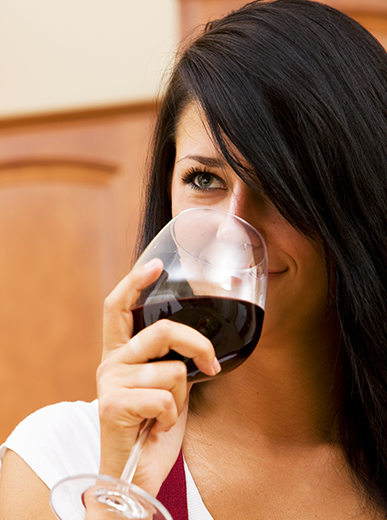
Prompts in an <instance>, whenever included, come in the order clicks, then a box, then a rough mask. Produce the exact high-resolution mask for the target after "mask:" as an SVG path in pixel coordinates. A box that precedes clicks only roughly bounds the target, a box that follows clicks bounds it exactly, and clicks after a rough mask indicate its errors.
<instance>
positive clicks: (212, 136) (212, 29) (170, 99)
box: [0, 0, 387, 520]
mask: <svg viewBox="0 0 387 520" xmlns="http://www.w3.org/2000/svg"><path fill="white" fill-rule="evenodd" d="M386 107H387V55H386V53H385V51H384V50H383V49H382V47H381V46H380V45H379V44H378V43H377V42H376V41H375V40H374V38H373V37H372V36H371V35H369V34H368V33H367V32H366V31H365V30H364V29H363V28H361V27H360V26H359V25H358V24H357V23H356V22H354V21H353V20H351V19H349V18H347V17H346V16H345V15H343V14H340V13H338V12H337V11H335V10H333V9H331V8H329V7H327V6H324V5H320V4H318V3H314V2H311V1H306V0H277V1H275V2H270V3H262V2H252V3H251V4H248V5H246V6H245V7H244V8H242V9H240V10H238V11H236V12H234V13H231V14H230V15H228V16H226V17H225V18H223V19H221V20H218V21H215V22H212V23H211V24H209V25H207V27H206V28H205V31H204V33H203V35H201V36H200V37H199V38H197V40H196V41H194V42H193V43H192V44H191V45H190V46H189V47H188V48H187V49H186V50H185V51H184V52H183V53H182V55H181V57H180V60H179V61H178V63H177V65H176V67H175V70H174V72H173V74H172V77H171V79H170V82H169V84H168V87H167V89H166V92H165V96H164V100H163V103H162V106H161V112H160V115H159V119H158V123H157V128H156V132H155V140H154V149H153V164H152V168H151V175H150V179H149V182H148V191H147V201H146V207H145V212H144V220H143V226H142V229H141V234H140V239H139V249H138V251H139V252H140V251H141V250H142V249H143V247H144V246H145V245H146V244H147V243H148V242H149V241H150V240H151V238H152V237H153V236H154V235H155V233H156V232H157V231H158V230H159V229H161V227H162V226H163V225H164V224H165V223H166V222H167V221H168V220H169V219H170V218H171V217H172V216H173V215H175V214H177V213H179V212H180V211H181V210H183V209H185V208H188V207H194V206H213V207H217V208H220V209H224V210H226V211H229V212H231V213H234V214H237V215H238V216H240V217H242V218H244V219H245V220H247V221H248V222H250V223H251V224H252V225H253V226H254V227H256V228H257V229H258V230H259V231H260V232H261V234H262V235H263V236H264V238H265V240H266V243H267V247H268V256H269V289H268V301H267V308H266V316H265V320H264V327H263V332H262V337H261V339H260V341H259V345H258V347H257V348H256V349H255V351H254V353H253V354H252V356H251V357H250V358H249V359H248V361H247V362H246V363H244V364H243V365H242V366H241V367H239V368H238V369H237V370H235V371H234V372H232V373H230V374H227V375H225V376H223V377H219V378H216V379H215V380H213V381H210V382H208V383H205V384H201V385H196V386H194V387H193V390H194V393H193V394H192V392H191V394H192V395H191V399H190V401H191V406H190V411H189V412H188V397H189V395H190V390H191V389H190V388H187V384H186V371H185V367H184V365H183V364H182V363H180V362H168V363H157V362H155V363H148V360H149V359H152V358H157V357H160V356H161V355H163V354H164V353H165V351H166V350H167V349H174V350H177V351H179V352H180V353H182V354H184V355H187V356H189V357H192V358H194V360H195V362H196V364H197V365H198V367H199V368H200V369H201V370H202V371H204V372H205V373H206V374H208V375H214V374H216V373H218V372H219V368H220V367H219V364H218V362H217V360H216V358H215V356H214V351H213V349H212V346H211V344H210V343H209V342H208V341H207V340H206V339H205V338H204V337H203V336H202V335H201V334H200V333H198V332H196V331H193V330H192V329H189V328H187V327H185V326H184V325H180V324H176V323H172V322H169V321H168V320H165V321H160V322H157V323H156V324H154V325H152V326H151V327H148V328H147V329H144V330H143V331H141V332H140V333H139V334H137V335H136V336H134V337H131V336H132V335H131V330H132V321H131V314H130V312H128V310H129V309H130V307H131V305H133V303H134V301H135V300H136V294H137V292H138V290H139V289H141V288H143V287H146V286H147V285H149V284H150V283H151V282H152V281H154V280H155V279H157V277H158V276H159V274H160V269H161V267H160V264H159V263H158V262H157V261H156V262H153V263H152V264H150V265H148V266H147V267H142V268H139V269H138V270H134V271H132V273H130V274H129V275H128V276H127V277H126V278H125V279H124V280H123V281H122V282H121V283H120V284H119V285H118V286H117V288H116V289H115V290H114V291H113V293H112V294H111V295H110V296H109V297H108V298H107V300H106V305H105V317H104V354H103V361H102V363H101V366H100V367H99V370H98V397H99V420H100V431H99V427H98V415H97V414H98V411H97V405H96V403H92V404H86V403H75V404H70V405H69V404H60V405H55V406H54V407H50V408H48V409H46V410H43V411H40V412H37V414H34V415H33V416H31V417H30V418H28V419H27V420H26V421H24V423H22V424H21V425H20V426H19V428H18V429H17V430H16V432H15V433H14V434H13V436H11V437H10V439H9V440H8V441H7V443H6V447H8V450H7V451H6V454H5V457H4V463H3V474H2V478H1V485H0V504H1V505H0V512H2V514H3V516H4V518H7V519H10V520H16V519H17V520H20V519H27V518H37V519H38V518H39V519H40V520H41V519H44V520H45V519H47V520H48V519H52V518H53V515H52V513H51V512H50V510H49V506H48V504H47V499H48V493H49V491H48V488H49V487H50V486H51V485H52V484H53V483H54V482H53V481H54V478H53V475H55V477H59V476H62V477H63V476H66V474H70V473H79V472H95V471H96V470H97V471H98V469H100V471H101V472H103V473H107V474H111V475H113V476H119V475H120V474H121V471H122V469H123V466H124V464H125V461H126V459H127V456H128V453H129V451H130V447H131V446H132V444H133V442H134V440H135V437H136V434H137V431H138V427H139V424H140V423H141V422H142V421H143V419H144V418H147V417H156V418H157V421H156V423H155V426H154V428H153V430H152V433H151V436H150V437H149V439H148V442H147V443H146V447H145V450H144V452H143V455H142V458H141V461H140V464H139V467H138V470H137V473H136V476H135V479H134V482H135V483H136V484H138V485H139V486H141V487H143V488H144V489H146V490H147V491H149V492H150V493H152V494H154V495H156V494H157V493H158V492H159V490H160V487H161V486H162V483H163V482H164V481H165V479H167V481H168V478H169V477H168V478H167V475H168V474H169V472H170V470H171V468H172V467H173V465H174V463H175V461H176V458H177V457H178V455H179V451H180V448H181V447H182V452H183V455H184V459H185V462H186V464H187V467H186V470H185V478H186V482H187V488H188V510H189V518H190V520H199V519H200V520H204V519H211V518H214V519H218V518H219V519H222V520H224V519H228V518H233V519H235V518H254V519H255V518H260V519H278V518H281V519H286V518H292V519H295V518H297V519H298V520H303V519H310V518H324V519H325V520H326V519H338V518H340V519H349V518H361V519H371V518H372V519H373V518H377V519H379V518H386V517H387V467H386V464H387V449H386V444H387V443H386V442H385V439H384V436H385V434H384V432H385V431H386V425H387V417H386V404H385V403H386V395H387V370H386V361H387V355H386V352H387V330H386V329H387V318H386V316H387V308H386V307H387V295H386V287H387V274H386V265H387V232H386V230H387V205H386V200H387V197H386V186H387V140H386V136H387V109H386ZM99 435H100V437H99ZM31 438H32V439H33V444H32V448H31V447H30V446H31ZM40 439H42V440H40ZM99 441H100V442H99ZM99 444H100V453H101V458H100V461H99ZM47 445H48V447H47ZM26 446H27V447H26ZM3 451H4V450H3ZM31 451H32V452H33V453H32V455H31ZM62 452H63V454H62ZM70 454H71V455H70ZM77 454H79V456H77ZM70 458H71V464H70V462H69V459H70ZM178 460H181V459H178ZM48 466H50V467H49V468H47V467H48ZM70 466H71V467H70ZM98 466H99V467H98ZM175 468H176V465H175V466H174V469H173V470H172V471H175ZM188 468H189V469H188ZM41 479H42V480H41ZM20 482H23V486H21V485H20ZM175 486H176V487H179V486H180V484H175ZM162 489H163V488H162ZM198 492H199V494H200V496H199V495H198ZM181 507H182V508H184V507H185V506H184V505H182V506H181Z"/></svg>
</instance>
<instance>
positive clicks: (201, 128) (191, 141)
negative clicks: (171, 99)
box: [176, 103, 218, 162]
mask: <svg viewBox="0 0 387 520" xmlns="http://www.w3.org/2000/svg"><path fill="white" fill-rule="evenodd" d="M205 151H206V152H207V153H209V152H211V155H213V154H216V155H218V153H217V150H216V147H215V144H214V142H213V139H212V137H211V134H210V130H209V127H208V123H207V120H206V118H205V116H204V113H203V110H202V109H201V108H200V107H199V106H198V105H196V104H194V103H191V104H190V105H188V107H187V108H186V109H185V110H184V111H183V113H182V115H181V116H180V119H179V121H178V123H177V126H176V162H178V161H179V160H181V159H182V158H183V156H184V155H186V154H187V153H188V152H189V153H190V154H191V155H195V154H199V153H200V154H202V153H203V152H205Z"/></svg>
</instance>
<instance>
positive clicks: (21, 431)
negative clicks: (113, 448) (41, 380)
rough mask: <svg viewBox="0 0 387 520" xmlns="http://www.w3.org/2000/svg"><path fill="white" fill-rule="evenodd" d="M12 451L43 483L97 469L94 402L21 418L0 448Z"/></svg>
mask: <svg viewBox="0 0 387 520" xmlns="http://www.w3.org/2000/svg"><path fill="white" fill-rule="evenodd" d="M7 449H10V450H12V451H14V452H16V453H17V454H18V455H19V456H20V457H21V458H22V459H23V460H24V461H25V462H26V463H27V464H28V465H29V466H30V467H31V468H32V469H33V470H34V471H35V473H36V474H37V475H38V476H39V477H40V478H41V479H42V480H43V482H45V483H46V484H47V486H48V487H52V485H53V484H54V483H55V482H56V481H57V480H59V479H61V478H64V477H66V476H69V475H71V474H76V473H95V472H98V468H99V420H98V402H97V401H93V402H91V403H86V402H83V401H76V402H62V403H57V404H54V405H50V406H46V407H45V408H41V409H40V410H37V411H36V412H34V413H33V414H31V415H30V416H28V417H27V418H26V419H24V420H23V421H22V422H21V423H20V424H19V425H18V426H17V427H16V428H15V430H14V431H13V432H12V433H11V435H10V436H9V437H8V439H7V440H6V442H5V443H4V444H3V446H2V447H1V449H0V464H1V460H2V459H3V457H4V455H5V452H6V450H7Z"/></svg>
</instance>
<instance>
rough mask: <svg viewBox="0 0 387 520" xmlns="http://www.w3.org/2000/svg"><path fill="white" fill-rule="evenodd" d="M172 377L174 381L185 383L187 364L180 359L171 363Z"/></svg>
mask: <svg viewBox="0 0 387 520" xmlns="http://www.w3.org/2000/svg"><path fill="white" fill-rule="evenodd" d="M173 379H174V381H175V383H185V382H186V380H187V366H186V365H185V364H184V363H183V362H182V361H176V362H175V363H174V364H173Z"/></svg>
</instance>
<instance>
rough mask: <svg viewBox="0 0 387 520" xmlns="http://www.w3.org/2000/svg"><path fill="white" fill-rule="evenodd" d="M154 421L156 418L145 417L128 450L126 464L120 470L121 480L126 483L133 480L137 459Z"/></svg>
mask: <svg viewBox="0 0 387 520" xmlns="http://www.w3.org/2000/svg"><path fill="white" fill-rule="evenodd" d="M155 422H156V419H147V420H146V421H145V422H144V423H143V425H142V426H141V427H140V430H139V432H138V435H137V439H136V442H135V443H134V445H133V447H132V449H131V451H130V454H129V457H128V460H127V461H126V464H125V467H124V471H123V472H122V475H121V480H123V481H124V482H126V483H128V484H130V483H131V482H132V480H133V477H134V474H135V472H136V469H137V464H138V461H139V460H140V457H141V452H142V449H143V447H144V444H145V442H146V440H147V438H148V435H149V432H150V431H151V429H152V426H153V425H154V423H155Z"/></svg>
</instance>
